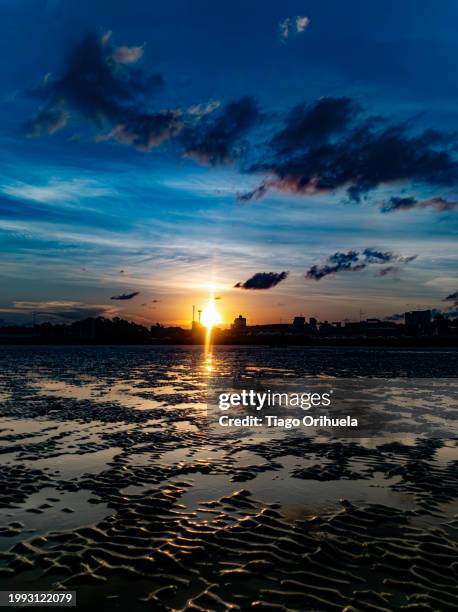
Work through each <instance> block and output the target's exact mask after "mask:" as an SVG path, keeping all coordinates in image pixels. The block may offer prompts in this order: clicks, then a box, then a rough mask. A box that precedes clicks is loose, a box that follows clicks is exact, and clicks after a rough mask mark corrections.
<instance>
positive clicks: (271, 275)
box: [234, 272, 289, 289]
mask: <svg viewBox="0 0 458 612" xmlns="http://www.w3.org/2000/svg"><path fill="white" fill-rule="evenodd" d="M288 274H289V272H257V273H256V274H254V275H253V276H252V277H251V278H249V279H248V280H246V281H245V282H244V283H237V284H236V285H234V287H236V288H238V289H271V288H272V287H275V285H278V283H280V282H281V281H282V280H285V279H286V278H287V277H288Z"/></svg>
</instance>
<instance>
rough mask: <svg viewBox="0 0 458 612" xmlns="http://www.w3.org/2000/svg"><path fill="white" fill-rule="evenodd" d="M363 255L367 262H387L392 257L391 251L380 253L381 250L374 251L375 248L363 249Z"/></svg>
mask: <svg viewBox="0 0 458 612" xmlns="http://www.w3.org/2000/svg"><path fill="white" fill-rule="evenodd" d="M363 255H364V257H365V259H366V261H367V263H387V262H388V261H392V259H393V253H390V252H389V251H387V252H385V253H382V251H376V250H375V249H364V251H363Z"/></svg>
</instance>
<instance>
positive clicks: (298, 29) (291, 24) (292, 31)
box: [279, 15, 310, 40]
mask: <svg viewBox="0 0 458 612" xmlns="http://www.w3.org/2000/svg"><path fill="white" fill-rule="evenodd" d="M309 24H310V19H309V17H307V16H306V15H296V17H287V18H286V19H283V20H282V21H280V24H279V28H280V36H281V38H283V39H284V40H286V39H287V38H290V37H291V36H295V35H297V34H302V32H304V31H305V29H306V28H307V26H308V25H309Z"/></svg>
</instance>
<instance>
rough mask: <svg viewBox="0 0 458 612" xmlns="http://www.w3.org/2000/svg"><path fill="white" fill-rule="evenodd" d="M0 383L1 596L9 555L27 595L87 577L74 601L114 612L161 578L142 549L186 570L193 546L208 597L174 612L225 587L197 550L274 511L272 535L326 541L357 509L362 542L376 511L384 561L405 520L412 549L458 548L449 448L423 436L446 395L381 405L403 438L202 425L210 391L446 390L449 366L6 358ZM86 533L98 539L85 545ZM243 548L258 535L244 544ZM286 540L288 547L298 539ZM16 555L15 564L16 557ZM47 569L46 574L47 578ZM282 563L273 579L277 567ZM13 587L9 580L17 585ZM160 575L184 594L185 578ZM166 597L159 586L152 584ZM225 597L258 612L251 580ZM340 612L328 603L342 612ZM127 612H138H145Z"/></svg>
mask: <svg viewBox="0 0 458 612" xmlns="http://www.w3.org/2000/svg"><path fill="white" fill-rule="evenodd" d="M0 372H1V374H0V415H1V421H0V550H3V551H7V550H11V551H12V552H11V553H9V554H10V555H11V556H8V555H7V556H6V557H5V558H4V559H2V558H1V557H0V587H1V584H2V579H3V578H2V568H5V571H9V568H11V567H16V566H18V567H20V562H19V561H18V559H19V556H20V558H21V559H22V558H23V557H24V555H25V556H26V557H27V563H29V564H30V567H33V568H34V570H33V573H32V574H27V573H25V574H24V578H23V580H24V581H25V580H26V576H29V575H31V576H32V578H31V579H30V580H32V584H33V585H34V586H37V585H39V586H37V588H44V586H45V585H46V584H49V585H53V584H54V582H53V580H58V581H63V583H62V584H67V583H66V582H65V581H66V580H67V581H69V582H68V585H69V586H70V584H71V580H76V578H75V576H76V575H80V574H81V573H82V575H84V576H85V578H78V580H82V582H83V584H86V583H85V580H87V581H88V583H90V584H91V585H92V586H91V587H90V588H89V586H88V587H87V590H83V599H84V593H86V594H87V595H86V596H87V597H89V595H88V594H89V593H90V594H91V597H92V598H94V597H100V598H101V601H104V599H103V598H105V597H110V598H111V597H113V596H114V595H115V597H116V598H119V602H120V603H119V605H120V606H121V607H122V605H124V604H125V603H126V602H124V604H123V599H122V594H120V589H123V588H126V589H127V588H128V587H127V586H126V585H127V584H128V583H129V580H130V579H131V578H132V576H133V575H134V574H135V573H136V572H137V573H138V575H137V579H139V580H143V577H144V576H146V575H148V576H149V578H148V580H147V581H146V583H145V585H144V587H143V586H141V585H143V582H140V583H139V585H140V586H139V588H140V590H142V589H143V588H144V589H146V590H144V591H142V593H143V595H144V596H146V595H147V594H148V593H149V592H150V591H151V580H152V581H153V583H154V580H155V579H154V575H155V574H154V572H153V574H148V572H146V570H145V569H144V567H143V566H142V568H141V569H139V568H138V559H139V558H140V557H141V558H142V559H143V556H142V555H144V556H145V557H144V561H142V563H143V565H144V566H145V567H146V566H147V565H148V554H149V553H148V550H149V548H151V543H152V542H155V543H154V545H153V549H154V550H163V551H164V552H166V553H167V554H168V555H171V556H172V557H173V558H174V559H176V560H177V561H180V562H181V561H182V560H183V559H184V558H186V555H190V554H191V552H192V548H189V546H190V543H191V542H192V541H195V539H196V537H198V539H199V542H201V543H200V544H199V546H201V547H203V549H204V550H207V548H206V547H208V550H207V552H205V553H203V560H202V561H198V560H196V562H195V563H196V566H195V567H196V568H197V569H198V572H200V574H201V576H202V579H203V582H202V583H200V582H198V583H195V582H192V581H191V583H192V584H191V586H189V587H185V586H184V583H183V584H181V583H180V585H181V586H180V585H176V584H174V585H173V588H171V590H170V593H171V595H170V602H169V603H170V606H171V608H173V606H177V607H179V606H180V605H182V604H183V602H185V601H187V600H188V599H192V598H193V597H198V596H199V593H200V595H202V594H203V593H206V587H205V583H207V584H216V583H218V584H219V578H218V576H216V575H213V574H212V572H213V571H216V570H215V569H214V568H218V567H220V570H221V571H222V572H223V571H226V570H227V568H228V566H231V564H235V565H237V563H238V561H236V560H235V559H234V556H233V553H232V552H231V550H230V547H228V548H227V549H226V548H225V545H224V540H221V541H220V549H219V553H218V555H217V558H216V557H215V559H214V560H213V561H212V564H208V565H207V564H206V563H205V559H206V557H207V556H208V555H213V554H214V553H213V552H212V551H213V548H211V542H212V540H209V541H208V542H206V541H205V537H206V536H205V535H204V534H208V537H209V538H210V537H211V538H214V537H222V536H221V534H223V535H224V532H225V530H229V531H228V533H229V532H230V530H231V529H240V527H239V525H242V524H244V523H243V521H246V520H249V521H252V523H253V525H254V526H257V527H256V529H259V530H261V532H262V533H264V532H265V533H268V531H266V530H268V529H271V528H272V526H271V524H270V523H269V522H268V521H269V520H271V519H269V518H268V515H265V514H264V513H265V512H266V510H267V511H270V512H278V513H279V514H278V519H276V520H278V529H279V533H281V534H285V533H289V530H291V529H297V528H298V527H297V526H298V525H303V522H304V521H311V520H312V517H317V516H318V517H320V520H321V521H322V522H323V524H324V525H328V526H329V528H331V527H332V525H333V521H335V520H339V521H341V520H343V519H341V518H338V519H337V518H335V517H341V514H340V513H342V507H343V508H344V510H343V512H344V513H345V516H347V515H348V516H349V515H351V513H352V512H353V508H354V509H355V510H354V511H355V512H359V509H365V510H361V512H367V519H365V520H366V522H363V524H362V525H363V526H362V527H361V530H362V531H361V534H362V533H363V532H364V529H366V525H368V524H369V523H370V521H371V520H372V518H371V517H376V516H377V512H378V510H377V508H385V509H387V510H384V512H388V513H395V514H392V516H393V517H396V520H394V519H393V521H394V523H393V526H392V527H390V526H389V524H388V523H387V527H386V533H385V535H386V537H387V538H388V539H387V543H386V546H387V547H390V546H392V545H393V546H394V544H392V542H394V541H395V540H396V538H397V537H398V536H399V534H397V535H396V529H399V525H402V524H404V522H405V521H408V524H409V525H411V526H412V529H413V528H415V529H420V532H419V534H420V535H421V534H424V533H425V530H427V529H429V528H432V529H445V531H444V532H443V533H444V534H445V535H444V536H440V537H441V538H442V537H444V538H445V540H444V541H445V542H446V543H447V546H455V544H454V541H453V538H452V537H451V535H450V533H451V532H450V531H449V528H448V527H445V526H446V525H447V524H449V523H450V521H453V520H454V518H453V517H454V514H455V513H456V508H457V499H458V493H457V492H458V486H457V485H458V470H457V469H456V468H457V467H458V445H457V442H456V436H455V437H453V436H448V437H446V436H444V435H433V436H429V437H422V436H421V435H420V434H421V428H422V424H424V426H425V427H426V424H428V426H431V427H432V428H433V429H434V428H436V429H435V431H438V432H440V431H442V429H443V425H444V422H449V423H451V422H452V421H455V422H456V418H457V412H458V407H457V406H456V405H453V404H450V403H447V402H446V401H445V400H443V394H442V396H441V397H442V399H441V402H437V408H434V404H433V407H432V408H428V409H427V410H426V409H425V408H424V405H423V403H424V402H422V399H421V398H420V399H418V398H413V397H412V401H411V402H410V403H409V404H408V405H406V404H405V398H404V400H403V402H401V397H402V394H401V391H400V387H399V389H398V388H396V386H394V387H393V389H391V390H390V393H389V394H387V395H389V402H388V401H387V402H386V405H387V406H388V405H389V410H390V414H391V415H392V414H393V411H394V414H395V416H396V419H397V420H396V421H395V423H396V422H397V423H398V426H397V428H396V427H395V428H392V429H391V430H390V431H386V432H382V431H381V432H380V435H378V436H371V437H368V438H359V439H348V440H347V439H345V438H341V439H339V438H337V437H335V435H326V432H319V433H317V432H313V433H311V434H310V435H304V434H303V433H301V434H300V435H299V434H298V433H297V432H294V431H293V432H282V431H274V432H272V433H270V434H269V435H251V433H245V434H243V435H224V434H222V433H221V432H215V430H214V428H213V427H210V426H209V423H208V420H207V411H206V391H207V388H208V385H209V384H211V381H212V380H214V379H216V378H218V379H223V380H224V379H225V378H227V379H228V380H230V379H232V378H233V377H238V378H241V379H245V380H246V379H254V378H257V379H258V378H269V377H272V376H275V378H276V379H283V378H284V379H288V380H290V379H293V378H299V377H303V376H311V377H320V378H323V379H326V377H341V378H354V377H379V378H391V379H395V378H396V377H402V378H403V379H405V378H410V379H425V380H431V385H432V386H433V382H434V380H435V379H436V378H439V377H442V378H444V377H445V378H450V379H452V378H454V377H456V376H457V374H458V351H455V350H442V349H441V350H427V351H425V350H411V349H409V350H399V349H396V350H389V349H382V348H381V349H369V348H363V349H354V348H351V349H350V348H336V349H333V348H317V349H314V348H291V349H289V348H280V349H270V348H266V347H215V348H214V349H213V351H212V352H211V353H205V351H204V350H203V349H202V348H201V347H2V348H1V351H0ZM431 393H432V392H431ZM425 397H426V396H425ZM385 400H386V398H384V399H383V401H385ZM381 404H383V402H382V401H381ZM397 411H398V412H397ZM401 423H402V427H401ZM410 425H412V427H410V428H409V426H410ZM413 425H415V427H413ZM441 427H442V429H441ZM342 500H344V501H342ZM342 504H343V506H342ZM356 509H358V510H356ZM387 516H388V517H389V516H391V514H388V515H387ZM333 517H334V518H333ZM313 520H314V519H313ZM355 520H356V519H355ZM358 520H359V519H358ZM373 520H374V521H375V520H376V521H378V522H380V519H379V518H377V519H375V518H374V519H373ZM386 520H388V519H386ZM240 521H242V522H241V523H240ZM320 524H321V523H320ZM88 525H92V526H94V527H95V528H96V531H94V532H91V533H92V535H88V532H87V531H86V529H87V526H88ZM276 528H277V527H276ZM332 528H334V527H332ZM256 529H255V532H256ZM301 529H302V527H301ZM314 529H316V527H314ZM339 529H344V528H343V527H341V526H340V527H339ZM202 530H203V531H202ZM412 533H413V532H409V535H408V537H414V536H412ZM438 533H439V532H437V531H436V532H434V534H435V535H432V536H431V537H433V538H434V537H439V536H438ZM196 534H198V536H197V535H196ZM371 534H372V532H368V533H367V534H366V536H365V537H366V540H367V541H370V538H371V537H372V535H371ZM318 536H319V538H323V537H325V535H323V534H322V533H320V534H318V532H317V537H318ZM251 537H253V538H255V537H256V536H255V535H253V536H251V535H250V536H248V535H246V536H244V538H251ZM266 537H267V536H266ZM288 537H290V538H292V540H294V541H295V535H294V533H291V534H290V535H289V536H288ZM346 537H347V539H348V542H350V544H349V546H350V551H351V552H352V551H353V550H354V547H355V546H357V544H356V542H357V539H358V538H357V536H356V535H355V533H354V532H353V531H352V529H351V528H349V531H348V532H347V534H346ZM384 537H385V536H384ZM406 537H407V535H406ZM355 538H356V539H355ZM392 538H393V539H392ZM254 542H255V543H253V546H254V550H256V551H258V552H259V554H260V555H261V557H260V558H267V557H268V550H273V549H272V548H266V551H265V552H262V551H263V546H264V545H265V544H266V540H265V539H260V540H259V541H254ZM18 543H19V544H21V546H22V545H23V546H25V547H26V548H25V550H26V552H24V550H22V551H17V550H16V549H15V548H14V546H15V545H18ZM273 545H275V546H277V544H275V542H274V544H273ZM307 546H308V544H307ZM307 546H306V547H305V548H304V551H303V553H302V554H303V555H306V554H308V552H307V551H308V549H307ZM374 546H375V547H377V546H382V544H380V543H379V544H374ZM113 547H114V548H113ZM368 550H369V549H368ZM374 550H375V549H374ZM113 554H121V555H122V558H119V559H118V558H117V557H116V556H115V557H112V556H111V555H113ZM192 554H194V553H192ZM240 554H241V553H240ZM239 556H240V555H239ZM44 558H46V559H48V561H43V559H44ZM199 558H200V557H197V559H199ZM281 558H282V554H281V553H280V551H279V552H278V559H281ZM107 559H109V560H107ZM51 562H52V563H53V564H54V565H53V566H52V571H49V572H46V571H45V570H46V568H47V564H48V563H51ZM21 563H22V561H21ZM107 563H108V565H107ZM277 563H278V564H280V573H281V571H283V570H282V567H281V563H282V562H280V561H278V560H277ZM342 563H345V561H344V560H342ZM417 563H418V558H415V559H414V560H412V566H413V565H415V564H417ZM18 564H19V565H18ZM218 564H221V566H219V565H218ZM184 565H185V567H186V566H187V565H188V562H186V563H185V564H184ZM210 565H211V568H213V569H211V568H210ZM28 567H29V566H28ZM110 567H111V568H114V569H110ZM177 567H178V566H177ZM237 567H238V565H237ZM243 567H245V566H243ZM66 568H67V569H66ZM48 569H49V568H48ZM436 569H437V568H436ZM439 569H440V568H439ZM15 571H16V570H15ZM21 571H22V570H18V571H17V572H16V574H15V578H14V582H15V585H16V586H17V585H19V586H20V585H21V576H22V574H21ZM25 571H26V570H25V568H24V572H25ZM154 571H155V572H159V573H161V572H162V574H164V573H165V574H167V575H170V574H174V575H175V576H181V575H182V574H183V575H182V577H183V579H185V578H186V580H185V582H186V581H187V580H188V578H187V577H186V571H185V570H184V569H183V570H180V569H176V570H175V571H171V570H170V568H169V569H168V570H167V568H164V569H163V570H161V571H159V570H154ZM244 571H245V570H244ZM285 571H286V569H285ZM323 571H325V570H323ZM361 571H364V570H361ZM145 572H146V574H145ZM112 574H113V577H112ZM54 575H55V576H56V577H57V578H52V576H54ZM120 576H121V577H120ZM151 576H153V577H151ZM27 580H29V578H27ZM34 580H36V582H35V583H34V582H33V581H34ZM170 580H171V578H170ZM269 580H270V579H269ZM273 580H274V579H273ZM163 581H164V578H160V579H159V578H158V584H162V583H163ZM99 582H100V585H102V584H103V586H100V587H99V586H97V585H98V584H99ZM274 582H275V580H274ZM24 584H25V582H24ZM27 584H30V583H29V582H27ZM234 584H235V583H234ZM234 584H232V587H231V588H230V589H229V590H228V589H226V587H224V586H222V585H220V590H219V591H218V593H217V594H218V597H223V596H224V597H229V599H230V600H231V601H232V602H233V603H234V601H235V602H237V601H245V600H244V599H243V598H244V597H246V593H247V592H251V591H250V589H252V590H253V589H254V590H253V593H252V595H253V598H254V599H256V597H258V596H259V593H258V592H257V591H256V589H257V588H258V586H257V583H256V581H255V582H253V581H249V585H245V587H243V588H241V590H240V591H239V590H238V589H239V587H238V586H237V585H238V584H239V583H236V584H235V586H234ZM199 585H200V586H199ZM34 586H30V587H29V588H34ZM268 586H269V587H272V588H273V586H272V584H270V583H269V585H268ZM274 586H275V585H274ZM277 587H278V584H277V585H276V586H275V588H276V589H277ZM1 588H3V587H1ZM85 588H86V587H85ZM158 588H159V587H158ZM298 588H299V587H298ZM387 588H388V587H386V586H384V587H383V588H381V590H383V591H386V589H387ZM393 588H394V587H393ZM148 589H149V590H148ZM344 590H345V589H344ZM394 590H396V589H394ZM388 591H389V589H388ZM172 593H174V595H173V596H172ZM396 593H397V595H396V596H397V597H398V598H399V593H398V592H397V591H396ZM98 594H99V595H98ZM207 595H208V593H206V595H205V596H207ZM234 596H236V599H235V600H233V599H231V598H232V597H234ZM237 597H239V598H241V599H239V600H238V599H237ZM285 597H286V595H285ZM342 597H343V599H342V600H340V599H338V600H336V601H338V603H339V605H340V604H341V603H342V605H343V604H344V603H345V601H346V600H345V597H344V594H342ZM109 601H112V600H111V599H110V600H109ZM115 601H118V599H115ZM245 603H246V602H245ZM234 605H235V604H234ZM133 609H135V607H134V608H133ZM138 609H143V608H142V607H141V604H140V603H138Z"/></svg>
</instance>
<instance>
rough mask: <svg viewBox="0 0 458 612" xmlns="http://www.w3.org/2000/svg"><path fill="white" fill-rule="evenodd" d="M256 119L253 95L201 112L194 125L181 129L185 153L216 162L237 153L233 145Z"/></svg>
mask: <svg viewBox="0 0 458 612" xmlns="http://www.w3.org/2000/svg"><path fill="white" fill-rule="evenodd" d="M259 119H260V112H259V108H258V105H257V102H256V101H255V100H254V98H251V97H244V98H240V99H239V100H234V101H232V102H229V103H228V104H226V105H225V106H224V107H223V108H221V109H220V110H216V111H212V112H208V113H206V114H204V115H203V116H202V118H201V120H200V121H199V122H198V123H197V124H196V125H194V126H192V127H188V128H186V129H184V130H183V132H182V135H181V139H182V142H183V145H184V148H185V155H187V156H188V157H191V158H193V159H195V160H197V161H199V162H202V163H205V164H210V165H216V164H222V163H227V162H229V161H231V159H232V158H234V157H239V156H240V151H236V150H235V149H236V146H237V145H238V146H240V139H241V138H242V136H244V135H245V134H246V133H247V132H248V130H250V129H251V128H252V127H253V126H254V125H255V124H256V123H257V122H258V121H259Z"/></svg>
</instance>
